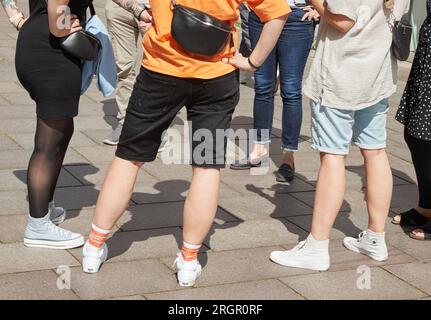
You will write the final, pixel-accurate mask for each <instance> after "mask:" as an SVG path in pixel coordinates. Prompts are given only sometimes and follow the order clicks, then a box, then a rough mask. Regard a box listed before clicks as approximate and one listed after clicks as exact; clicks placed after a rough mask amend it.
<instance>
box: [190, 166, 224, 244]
mask: <svg viewBox="0 0 431 320" xmlns="http://www.w3.org/2000/svg"><path fill="white" fill-rule="evenodd" d="M219 192H220V170H218V169H209V168H198V167H194V168H193V178H192V183H191V185H190V190H189V193H188V195H187V199H186V202H185V205H184V231H183V239H184V241H186V242H188V243H191V244H201V243H202V242H203V241H204V239H205V238H206V236H207V235H208V232H209V230H210V229H211V226H212V224H213V222H214V218H215V215H216V212H217V204H218V199H219Z"/></svg>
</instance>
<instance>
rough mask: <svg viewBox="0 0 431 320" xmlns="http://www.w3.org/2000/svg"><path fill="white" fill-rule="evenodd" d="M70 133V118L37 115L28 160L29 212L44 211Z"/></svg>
mask: <svg viewBox="0 0 431 320" xmlns="http://www.w3.org/2000/svg"><path fill="white" fill-rule="evenodd" d="M72 134H73V118H69V119H64V120H43V119H40V118H38V119H37V127H36V134H35V138H34V150H33V154H32V155H31V158H30V163H29V164H28V171H27V188H28V200H29V204H30V216H32V217H33V218H42V217H44V216H45V215H46V214H47V212H48V203H49V202H50V201H52V199H53V196H54V191H55V187H56V185H57V180H58V176H59V175H60V170H61V166H62V164H63V160H64V156H65V154H66V150H67V147H68V145H69V141H70V139H71V138H72Z"/></svg>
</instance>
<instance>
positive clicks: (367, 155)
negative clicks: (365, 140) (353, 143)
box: [361, 149, 386, 160]
mask: <svg viewBox="0 0 431 320" xmlns="http://www.w3.org/2000/svg"><path fill="white" fill-rule="evenodd" d="M361 154H362V157H364V159H365V160H367V159H374V158H380V157H383V156H384V157H385V156H386V149H374V150H373V149H361Z"/></svg>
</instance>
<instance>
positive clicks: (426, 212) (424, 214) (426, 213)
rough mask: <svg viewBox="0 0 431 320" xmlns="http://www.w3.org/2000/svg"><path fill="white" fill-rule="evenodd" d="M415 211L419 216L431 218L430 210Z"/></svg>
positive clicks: (418, 208) (420, 209)
mask: <svg viewBox="0 0 431 320" xmlns="http://www.w3.org/2000/svg"><path fill="white" fill-rule="evenodd" d="M415 210H416V211H417V212H419V213H420V214H421V215H423V216H424V217H426V218H431V209H424V208H422V207H419V206H418V207H416V208H415Z"/></svg>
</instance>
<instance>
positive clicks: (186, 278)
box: [174, 253, 202, 287]
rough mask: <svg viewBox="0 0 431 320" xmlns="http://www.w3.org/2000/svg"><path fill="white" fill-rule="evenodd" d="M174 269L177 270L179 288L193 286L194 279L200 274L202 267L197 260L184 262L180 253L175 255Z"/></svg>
mask: <svg viewBox="0 0 431 320" xmlns="http://www.w3.org/2000/svg"><path fill="white" fill-rule="evenodd" d="M174 267H176V269H177V278H178V283H179V285H180V286H181V287H192V286H194V284H195V283H196V279H197V278H198V277H199V276H200V274H201V272H202V266H201V264H200V263H199V261H198V260H197V259H196V260H193V261H184V259H183V257H182V255H181V253H178V254H177V258H176V259H175V261H174Z"/></svg>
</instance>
